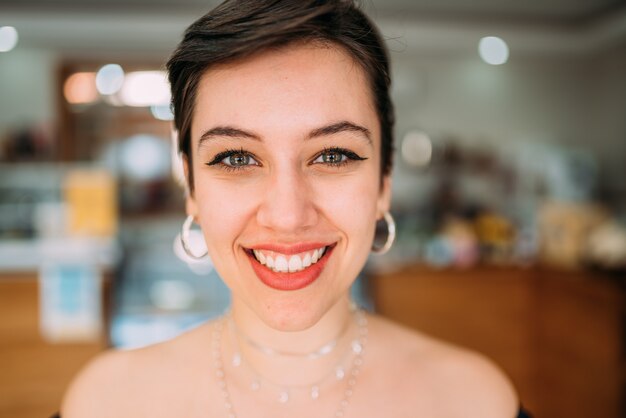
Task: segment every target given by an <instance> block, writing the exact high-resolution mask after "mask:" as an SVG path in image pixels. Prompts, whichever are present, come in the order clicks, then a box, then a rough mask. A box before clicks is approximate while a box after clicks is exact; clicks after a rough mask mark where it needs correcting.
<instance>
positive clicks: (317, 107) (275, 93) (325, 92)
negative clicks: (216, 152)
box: [192, 44, 379, 140]
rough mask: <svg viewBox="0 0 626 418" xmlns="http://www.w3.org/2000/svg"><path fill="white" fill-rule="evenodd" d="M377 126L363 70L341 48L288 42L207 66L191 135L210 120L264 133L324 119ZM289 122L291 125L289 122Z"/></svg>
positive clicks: (307, 125)
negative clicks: (244, 56)
mask: <svg viewBox="0 0 626 418" xmlns="http://www.w3.org/2000/svg"><path fill="white" fill-rule="evenodd" d="M337 120H350V121H353V122H355V123H361V124H364V125H367V126H368V128H369V129H370V130H371V132H372V133H373V134H374V135H373V136H374V137H377V136H378V132H379V128H378V126H377V125H378V123H377V120H378V118H377V117H376V112H375V109H374V105H373V100H372V95H371V89H370V87H369V83H368V81H367V77H366V75H365V72H364V71H363V69H362V68H361V66H360V65H359V64H358V63H357V62H355V60H354V59H353V58H352V57H351V56H350V55H349V54H348V53H346V52H344V50H343V49H342V48H340V47H336V46H331V45H314V44H304V45H292V46H288V47H285V48H281V49H278V50H270V51H266V52H263V53H260V54H258V55H255V56H253V57H250V58H247V59H244V60H240V61H236V62H233V63H228V64H221V65H219V66H215V67H213V68H210V69H209V70H207V71H206V72H205V73H204V74H203V76H202V78H201V80H200V83H199V85H198V91H197V95H196V103H195V111H194V118H193V125H192V138H194V139H196V140H197V138H198V135H199V132H200V130H204V129H206V128H210V127H211V126H213V125H215V124H237V125H242V126H243V127H246V128H249V129H254V130H255V131H258V132H261V133H263V131H267V132H268V134H269V133H272V130H273V129H275V128H276V127H277V126H280V127H281V129H283V130H287V129H296V128H301V129H308V128H311V127H316V126H318V125H320V124H324V123H328V122H329V121H337ZM291 125H293V126H291Z"/></svg>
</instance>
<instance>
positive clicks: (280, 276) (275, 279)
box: [246, 247, 334, 290]
mask: <svg viewBox="0 0 626 418" xmlns="http://www.w3.org/2000/svg"><path fill="white" fill-rule="evenodd" d="M333 249H334V247H328V248H326V251H325V252H324V255H323V256H322V258H321V259H320V260H319V261H318V262H317V263H315V264H312V265H310V266H309V267H307V268H305V269H304V270H300V271H296V272H294V273H277V272H275V271H273V270H270V269H269V268H267V267H266V266H264V265H263V264H261V263H259V262H258V261H257V259H256V258H255V257H254V255H253V254H250V253H249V252H247V251H246V255H247V256H248V257H249V258H250V263H251V264H252V270H254V272H255V273H256V275H257V277H258V278H259V279H260V280H261V281H262V282H263V283H264V284H265V285H267V286H269V287H271V288H272V289H276V290H298V289H302V288H304V287H307V286H308V285H310V284H311V283H313V282H314V281H315V280H317V278H318V277H319V276H320V274H322V270H324V266H325V265H326V263H327V262H328V259H329V258H330V255H331V253H332V251H333Z"/></svg>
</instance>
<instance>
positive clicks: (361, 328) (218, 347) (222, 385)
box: [212, 309, 368, 418]
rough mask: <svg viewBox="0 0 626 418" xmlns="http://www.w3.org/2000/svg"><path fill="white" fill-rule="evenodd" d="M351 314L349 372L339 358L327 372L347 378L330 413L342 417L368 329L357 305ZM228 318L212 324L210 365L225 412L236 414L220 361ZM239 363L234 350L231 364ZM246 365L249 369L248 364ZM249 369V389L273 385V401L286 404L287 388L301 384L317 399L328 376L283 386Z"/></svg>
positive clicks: (355, 376) (231, 416)
mask: <svg viewBox="0 0 626 418" xmlns="http://www.w3.org/2000/svg"><path fill="white" fill-rule="evenodd" d="M354 318H355V322H356V324H357V328H358V331H357V335H356V337H355V338H354V339H353V340H352V341H351V343H350V348H349V350H348V351H347V353H346V357H348V356H353V358H352V362H351V364H350V367H349V372H348V373H346V371H345V369H344V368H343V367H342V366H341V364H342V362H341V361H340V363H339V364H338V365H337V366H336V367H335V368H334V370H332V371H331V373H329V375H331V374H332V375H334V378H335V379H336V380H337V381H341V380H346V381H347V382H346V389H345V390H344V392H343V396H342V399H341V401H340V402H339V406H338V407H337V409H336V410H335V414H334V416H335V417H343V416H344V415H345V411H346V409H347V407H348V404H349V401H350V398H351V397H352V394H353V393H354V387H355V386H356V382H357V377H358V375H359V374H360V372H361V367H362V365H363V355H364V351H365V344H366V342H367V333H368V324H367V318H366V317H365V314H364V313H363V312H362V311H361V310H359V309H355V311H354ZM228 320H229V319H228V317H223V318H221V319H219V320H218V321H217V322H216V324H215V327H214V328H213V333H212V350H213V365H214V369H215V377H216V378H217V384H218V387H219V389H220V392H221V395H222V398H223V400H224V408H225V411H226V413H227V416H228V418H237V415H236V413H235V408H234V405H233V400H232V397H231V394H230V391H229V389H228V384H227V382H226V373H225V371H224V363H223V360H222V343H221V341H222V333H223V331H224V323H225V322H227V321H228ZM234 339H235V346H237V347H238V341H237V340H236V338H234ZM326 346H328V344H327V345H325V346H323V347H326ZM323 347H322V348H323ZM333 348H334V347H333ZM318 351H319V350H316V351H315V352H313V353H316V352H318ZM241 364H242V357H241V354H240V353H239V352H238V351H236V352H235V353H234V354H233V357H232V365H233V367H235V368H238V367H240V365H241ZM248 366H249V367H250V368H251V369H252V367H251V366H250V365H248ZM252 370H253V372H254V374H255V379H253V381H252V383H251V384H250V389H251V390H252V391H254V392H257V391H259V390H260V388H261V386H270V387H271V386H273V387H277V388H278V393H279V395H278V397H277V401H278V402H279V403H281V404H287V403H288V402H289V399H290V395H291V392H293V391H295V390H302V389H303V388H306V389H307V390H308V391H309V395H310V398H311V400H312V401H316V400H318V399H319V398H320V395H321V391H320V387H321V385H322V383H323V382H324V381H325V380H327V378H328V376H326V377H324V378H322V379H321V380H319V381H317V382H315V383H313V384H311V385H301V386H287V385H281V384H279V383H276V382H272V381H270V380H268V379H264V378H262V377H261V376H260V375H259V374H258V373H257V372H256V370H254V369H252ZM263 382H265V383H263Z"/></svg>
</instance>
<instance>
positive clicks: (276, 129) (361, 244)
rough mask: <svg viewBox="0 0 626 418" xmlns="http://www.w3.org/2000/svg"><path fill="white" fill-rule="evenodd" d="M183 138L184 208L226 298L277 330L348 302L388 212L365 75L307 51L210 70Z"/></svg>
mask: <svg viewBox="0 0 626 418" xmlns="http://www.w3.org/2000/svg"><path fill="white" fill-rule="evenodd" d="M191 136H192V143H191V149H192V153H193V158H192V161H193V167H191V169H193V177H194V187H195V189H194V195H193V196H192V197H189V199H188V201H187V211H188V213H189V214H192V215H195V216H196V219H197V221H198V222H199V224H200V225H201V227H202V231H203V234H204V237H205V240H206V243H207V246H208V250H209V254H210V256H211V258H212V260H213V263H214V264H215V267H216V269H217V271H218V273H219V274H220V276H221V277H222V278H223V279H224V281H225V282H226V284H227V285H228V286H229V287H230V289H231V291H232V295H233V302H234V303H239V302H242V303H245V305H247V307H248V308H250V309H251V310H253V311H254V312H255V313H256V314H257V315H258V316H259V317H260V318H261V319H263V320H264V321H265V323H267V324H268V325H270V326H272V327H274V328H277V329H283V330H298V329H305V328H307V327H309V326H311V325H313V324H314V323H316V322H317V321H318V320H319V319H320V318H321V316H322V315H323V314H324V313H325V312H326V311H327V310H328V309H330V307H331V306H333V305H334V304H335V303H336V302H337V301H338V300H339V299H340V298H341V297H343V296H345V295H346V292H347V290H348V288H349V287H350V285H351V284H352V282H353V281H354V279H355V278H356V276H357V274H358V273H359V271H360V270H361V268H362V267H363V265H364V263H365V261H366V259H367V256H368V254H369V252H370V248H371V244H372V239H373V236H374V227H375V222H376V219H377V218H380V217H381V216H382V214H383V213H384V211H385V210H387V209H388V206H389V195H390V190H389V189H390V186H389V179H388V178H385V179H384V181H383V186H382V188H381V186H380V168H379V167H380V148H381V143H380V141H381V140H380V129H379V122H378V118H377V115H376V112H375V110H374V105H373V100H372V97H371V93H370V90H369V87H368V83H367V80H366V77H365V74H364V72H363V70H362V69H361V67H360V66H359V65H358V64H356V63H355V62H354V61H353V60H352V59H351V58H350V57H349V56H348V55H347V54H346V53H344V52H343V51H342V50H340V49H338V48H332V47H321V46H312V45H309V46H303V45H299V46H293V47H289V48H286V49H281V50H278V51H271V52H267V53H263V54H260V55H258V56H255V57H253V58H250V59H246V60H243V61H239V62H236V63H232V64H228V65H222V66H219V67H216V68H212V69H211V70H209V71H208V72H207V73H205V74H204V76H203V78H202V80H201V82H200V84H199V86H198V91H197V99H196V108H195V113H194V118H193V126H192V132H191ZM270 260H271V261H270Z"/></svg>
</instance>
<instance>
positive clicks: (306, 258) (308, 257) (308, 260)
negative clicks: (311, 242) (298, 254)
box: [302, 253, 311, 268]
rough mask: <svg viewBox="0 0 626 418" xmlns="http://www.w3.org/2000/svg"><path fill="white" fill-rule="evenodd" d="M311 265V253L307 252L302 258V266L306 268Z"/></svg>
mask: <svg viewBox="0 0 626 418" xmlns="http://www.w3.org/2000/svg"><path fill="white" fill-rule="evenodd" d="M310 265H311V254H309V253H306V254H305V255H304V258H303V259H302V267H304V268H306V267H309V266H310Z"/></svg>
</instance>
